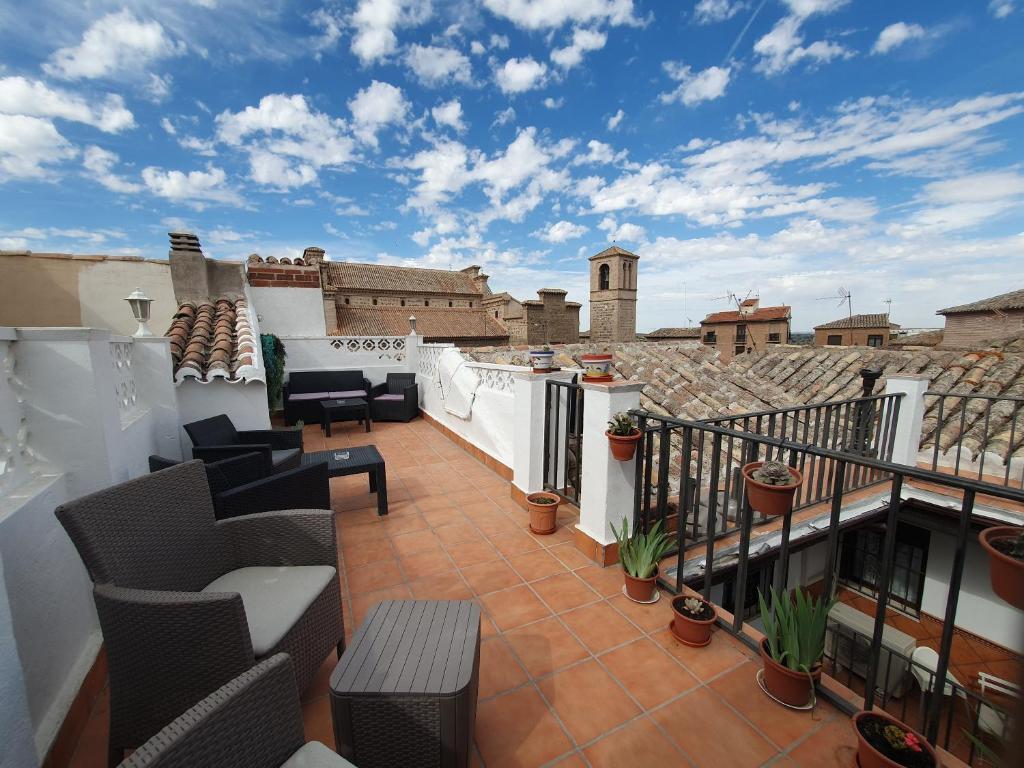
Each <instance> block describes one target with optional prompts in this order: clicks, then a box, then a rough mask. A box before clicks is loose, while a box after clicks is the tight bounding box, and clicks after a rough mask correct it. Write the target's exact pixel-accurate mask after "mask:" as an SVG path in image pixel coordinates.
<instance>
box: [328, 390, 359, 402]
mask: <svg viewBox="0 0 1024 768" xmlns="http://www.w3.org/2000/svg"><path fill="white" fill-rule="evenodd" d="M346 397H366V390H365V389H346V390H345V391H343V392H331V399H332V400H344V399H345V398H346Z"/></svg>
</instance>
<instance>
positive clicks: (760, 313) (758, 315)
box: [701, 304, 792, 325]
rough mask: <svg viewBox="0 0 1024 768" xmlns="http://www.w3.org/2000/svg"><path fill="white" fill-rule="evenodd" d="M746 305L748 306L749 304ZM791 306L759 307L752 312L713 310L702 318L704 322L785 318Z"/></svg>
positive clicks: (747, 321)
mask: <svg viewBox="0 0 1024 768" xmlns="http://www.w3.org/2000/svg"><path fill="white" fill-rule="evenodd" d="M747 306H750V305H749V304H748V305H747ZM791 309H792V308H791V307H787V306H784V305H783V306H779V307H761V308H760V309H755V310H754V311H752V312H739V311H736V310H732V311H726V312H713V313H711V314H710V315H708V316H707V317H705V318H704V319H703V320H701V325H704V324H705V323H759V322H763V321H766V320H786V319H788V318H789V316H790V314H791Z"/></svg>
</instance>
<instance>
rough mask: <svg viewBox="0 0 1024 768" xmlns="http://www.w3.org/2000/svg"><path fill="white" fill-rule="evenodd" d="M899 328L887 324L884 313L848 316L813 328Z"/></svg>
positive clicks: (886, 317)
mask: <svg viewBox="0 0 1024 768" xmlns="http://www.w3.org/2000/svg"><path fill="white" fill-rule="evenodd" d="M890 327H891V328H899V326H898V325H897V324H896V323H890V322H889V316H888V315H887V314H885V313H884V312H882V313H880V314H870V315H850V316H849V317H843V318H840V319H839V320H833V321H831V322H828V323H822V324H821V325H816V326H814V330H818V329H819V328H820V329H825V328H830V329H831V328H890Z"/></svg>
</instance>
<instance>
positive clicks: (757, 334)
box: [700, 298, 792, 361]
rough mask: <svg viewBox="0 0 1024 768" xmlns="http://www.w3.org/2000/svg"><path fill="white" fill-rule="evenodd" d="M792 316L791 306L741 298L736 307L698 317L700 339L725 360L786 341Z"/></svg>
mask: <svg viewBox="0 0 1024 768" xmlns="http://www.w3.org/2000/svg"><path fill="white" fill-rule="evenodd" d="M791 319H792V308H791V307H788V306H786V305H781V306H777V307H762V306H761V300H760V299H756V298H755V299H744V300H743V301H742V302H741V303H740V306H739V309H738V310H735V311H729V312H713V313H712V314H710V315H708V316H707V317H705V318H704V319H703V320H701V321H700V332H701V341H702V342H703V343H704V345H705V346H709V347H714V348H715V349H716V350H718V353H719V354H720V355H721V356H722V359H723V360H726V361H728V360H732V359H733V358H734V357H735V356H736V355H742V354H743V353H745V352H755V351H758V352H760V351H763V350H765V349H768V348H770V347H772V346H774V345H776V344H786V343H788V341H789V332H790V327H789V326H790V320H791Z"/></svg>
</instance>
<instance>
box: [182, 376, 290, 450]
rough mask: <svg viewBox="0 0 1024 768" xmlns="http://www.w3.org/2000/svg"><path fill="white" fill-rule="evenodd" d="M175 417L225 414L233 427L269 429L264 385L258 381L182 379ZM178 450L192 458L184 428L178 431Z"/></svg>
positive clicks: (185, 418) (195, 418) (193, 418)
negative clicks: (201, 381) (236, 381)
mask: <svg viewBox="0 0 1024 768" xmlns="http://www.w3.org/2000/svg"><path fill="white" fill-rule="evenodd" d="M177 395H178V416H179V419H180V423H181V424H187V423H189V422H190V421H198V420H199V419H205V418H208V417H210V416H219V415H220V414H222V413H226V414H227V415H228V416H229V417H230V419H231V422H232V423H233V424H234V425H235V428H236V429H270V412H269V410H268V408H267V387H266V385H265V384H264V383H263V382H262V381H250V382H248V383H246V384H241V383H236V384H231V383H229V382H226V381H223V380H215V381H211V382H209V383H208V384H202V383H200V382H197V381H185V382H183V383H181V384H179V385H178V387H177ZM179 437H180V441H181V444H180V445H181V447H180V450H181V452H182V455H183V456H184V457H185V458H191V457H192V441H191V440H189V438H188V435H187V434H186V433H185V430H184V429H182V430H180V433H179Z"/></svg>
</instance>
